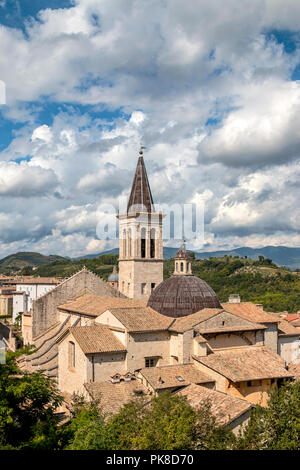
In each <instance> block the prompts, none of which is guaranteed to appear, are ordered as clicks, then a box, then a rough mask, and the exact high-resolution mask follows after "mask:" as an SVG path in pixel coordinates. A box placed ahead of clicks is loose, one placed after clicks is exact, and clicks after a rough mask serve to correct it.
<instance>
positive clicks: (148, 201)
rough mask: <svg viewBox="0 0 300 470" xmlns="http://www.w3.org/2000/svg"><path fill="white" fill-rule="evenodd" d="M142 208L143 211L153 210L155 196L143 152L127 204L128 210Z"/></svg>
mask: <svg viewBox="0 0 300 470" xmlns="http://www.w3.org/2000/svg"><path fill="white" fill-rule="evenodd" d="M132 209H133V210H142V211H143V212H152V209H153V198H152V194H151V189H150V185H149V181H148V176H147V172H146V168H145V164H144V159H143V152H142V151H141V152H140V156H139V159H138V162H137V166H136V170H135V175H134V178H133V183H132V187H131V192H130V196H129V200H128V205H127V212H130V210H132Z"/></svg>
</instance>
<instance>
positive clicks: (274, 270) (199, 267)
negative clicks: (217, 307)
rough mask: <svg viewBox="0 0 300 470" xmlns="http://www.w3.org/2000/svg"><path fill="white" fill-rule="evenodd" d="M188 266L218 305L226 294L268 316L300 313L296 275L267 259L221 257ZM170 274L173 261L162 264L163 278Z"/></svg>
mask: <svg viewBox="0 0 300 470" xmlns="http://www.w3.org/2000/svg"><path fill="white" fill-rule="evenodd" d="M192 265H193V274H194V275H195V276H198V277H201V279H203V280H204V281H206V282H207V283H208V284H209V285H210V286H211V287H212V288H213V289H214V290H215V292H216V293H217V295H218V297H219V299H220V301H221V302H227V301H228V297H229V295H230V294H240V296H241V300H242V301H243V302H255V303H261V304H263V306H264V309H265V310H267V311H269V312H282V311H285V310H287V311H289V312H290V313H292V312H297V311H298V310H300V273H293V272H291V271H290V270H289V269H287V268H283V267H278V266H277V265H276V264H274V263H273V262H272V261H271V260H270V259H268V258H263V257H262V256H261V257H260V260H257V261H255V260H250V259H246V258H239V257H238V256H236V257H230V256H224V257H221V258H210V259H205V260H195V261H193V263H192ZM173 270H174V261H173V260H171V259H170V260H167V261H165V263H164V276H165V278H166V277H168V276H170V275H171V274H172V272H173Z"/></svg>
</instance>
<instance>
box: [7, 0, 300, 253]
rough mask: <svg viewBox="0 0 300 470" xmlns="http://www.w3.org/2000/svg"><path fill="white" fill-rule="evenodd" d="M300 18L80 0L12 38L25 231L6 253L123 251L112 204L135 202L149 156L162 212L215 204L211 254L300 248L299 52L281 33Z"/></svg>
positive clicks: (277, 10) (13, 152)
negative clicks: (244, 248)
mask: <svg viewBox="0 0 300 470" xmlns="http://www.w3.org/2000/svg"><path fill="white" fill-rule="evenodd" d="M116 12H117V14H116ZM299 14H300V7H299V6H298V4H297V2H294V1H293V0H285V1H284V0H265V1H264V2H261V0H245V1H244V2H243V3H241V4H237V2H236V0H228V1H227V2H226V8H225V7H224V2H220V0H211V1H210V2H207V1H204V0H195V1H194V2H191V3H190V4H189V3H185V4H183V3H182V1H181V0H166V1H165V0H159V1H157V0H150V1H149V0H147V1H146V0H140V1H138V2H137V1H135V0H128V1H126V2H124V1H123V0H115V1H114V2H107V1H101V2H100V1H99V0H76V1H75V2H73V5H72V6H71V7H70V8H59V9H56V10H53V9H51V8H47V2H45V8H44V9H43V10H41V11H40V12H39V13H38V15H37V17H36V18H35V19H34V18H31V19H30V21H27V23H26V26H25V29H26V35H25V34H24V32H23V31H21V30H20V29H18V28H9V27H7V26H2V27H1V28H0V52H1V54H0V70H1V77H0V78H1V80H3V81H4V82H5V83H6V88H7V106H6V107H4V108H3V109H1V110H0V111H2V116H3V117H4V119H5V122H6V123H8V127H9V128H10V127H12V128H13V130H12V131H11V137H10V142H9V143H8V145H7V146H6V148H4V149H3V147H2V151H1V152H0V195H1V207H0V212H1V213H2V214H4V216H5V217H7V216H8V215H9V214H11V213H12V212H13V213H14V214H15V218H16V219H15V220H16V221H17V222H18V223H17V225H18V229H16V234H15V236H14V235H13V234H12V231H11V230H8V231H7V232H6V235H4V237H5V240H4V238H3V239H2V242H3V243H2V245H1V246H0V252H1V253H3V254H4V253H5V252H7V250H9V249H10V248H9V244H8V243H9V237H10V240H11V243H12V245H11V247H13V248H14V249H18V247H19V248H22V249H24V247H27V248H28V249H29V248H30V249H37V250H40V251H44V252H48V253H49V252H52V253H53V252H59V253H60V254H69V255H70V256H73V255H74V256H76V255H77V254H84V252H93V251H97V250H98V248H99V250H100V248H101V249H102V246H103V249H108V248H110V247H112V246H113V244H112V243H111V244H109V242H107V241H101V240H97V239H96V235H95V219H96V218H97V217H98V216H99V207H98V206H99V204H105V203H109V204H112V205H116V203H117V199H118V197H119V196H122V197H123V198H126V197H128V194H129V191H130V184H131V181H132V178H133V173H134V170H135V165H136V160H137V152H138V149H139V146H140V144H141V143H142V144H143V145H145V146H146V147H147V149H146V151H145V160H146V166H147V170H148V175H149V179H150V184H151V188H152V192H153V196H154V199H155V202H157V203H168V204H172V203H175V202H194V203H200V202H204V203H205V224H206V225H205V234H206V235H205V237H206V240H205V243H206V246H211V247H212V248H216V247H218V246H220V247H221V246H222V247H225V246H237V245H243V244H252V246H257V244H259V243H261V244H266V243H268V244H271V243H283V242H284V243H285V244H289V242H288V241H289V240H290V243H291V244H297V240H298V244H299V238H298V239H297V236H298V237H299V230H300V227H299V222H298V220H299V210H298V200H299V196H300V194H299V190H298V184H297V178H298V177H299V161H300V152H299V148H300V147H299V144H300V134H299V128H300V118H299V116H300V113H299V94H300V88H299V86H300V85H299V81H296V80H292V79H291V77H292V74H293V71H294V70H295V67H296V66H297V64H298V63H299V61H300V48H299V44H298V43H297V42H295V44H294V46H295V47H294V49H293V51H292V52H291V53H287V52H286V51H285V48H284V45H283V44H281V43H279V41H277V39H276V34H273V32H274V31H275V32H276V30H281V31H287V32H289V33H293V34H294V33H299V24H298V23H299V20H298V18H299ZM29 199H30V206H28V201H29ZM4 216H3V217H4ZM29 218H30V221H32V223H31V224H28V223H27V222H26V223H25V222H24V223H22V220H23V219H24V220H26V221H28V219H29ZM5 220H6V219H5ZM5 220H4V219H3V220H2V222H1V225H2V224H4V225H5ZM29 225H30V227H29ZM3 240H4V241H3ZM33 240H34V241H33ZM102 242H103V243H102ZM195 243H197V242H195ZM194 248H197V246H196V245H194ZM1 250H2V251H1Z"/></svg>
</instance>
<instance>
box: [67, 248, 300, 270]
mask: <svg viewBox="0 0 300 470" xmlns="http://www.w3.org/2000/svg"><path fill="white" fill-rule="evenodd" d="M177 250H178V248H173V247H164V259H169V258H173V257H174V256H175V253H176V251H177ZM104 254H115V255H116V254H119V249H118V248H113V249H112V250H108V251H103V252H101V253H95V254H91V255H85V256H80V257H78V258H74V259H75V260H80V259H83V258H84V259H93V258H98V257H99V256H101V255H104ZM225 255H228V256H239V257H244V256H247V258H250V259H253V260H257V259H258V258H259V256H264V257H265V258H271V259H272V260H273V261H274V262H275V263H276V264H277V265H278V266H286V267H288V268H290V269H292V270H294V269H297V268H298V269H300V248H292V247H288V246H264V247H262V248H249V247H241V248H236V249H235V250H219V251H195V256H196V259H204V258H213V257H217V258H219V257H222V256H225Z"/></svg>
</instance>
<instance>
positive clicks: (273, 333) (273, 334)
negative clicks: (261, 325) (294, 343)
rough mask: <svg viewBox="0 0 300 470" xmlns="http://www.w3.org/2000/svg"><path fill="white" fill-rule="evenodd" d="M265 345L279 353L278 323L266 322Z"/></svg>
mask: <svg viewBox="0 0 300 470" xmlns="http://www.w3.org/2000/svg"><path fill="white" fill-rule="evenodd" d="M265 326H266V327H267V329H266V330H265V341H264V343H265V346H268V348H270V349H272V351H274V352H275V353H276V354H277V350H278V326H277V323H265Z"/></svg>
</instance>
